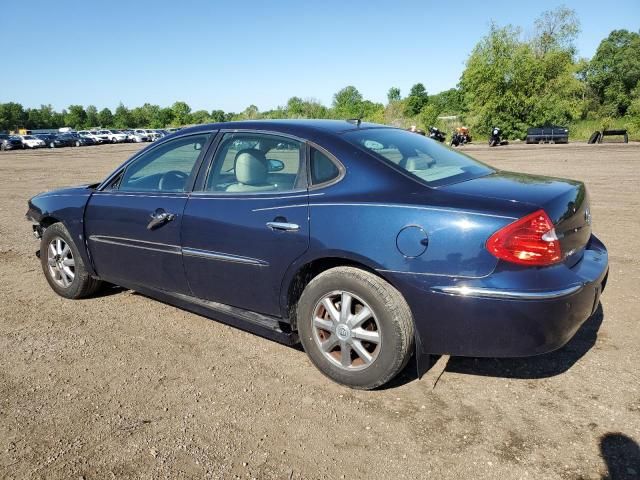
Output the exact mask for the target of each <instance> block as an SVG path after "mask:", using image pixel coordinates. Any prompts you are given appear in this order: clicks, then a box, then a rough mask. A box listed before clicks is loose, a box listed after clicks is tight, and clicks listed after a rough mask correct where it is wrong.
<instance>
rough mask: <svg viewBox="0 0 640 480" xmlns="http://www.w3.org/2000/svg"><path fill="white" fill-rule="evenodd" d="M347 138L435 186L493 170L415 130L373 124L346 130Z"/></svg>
mask: <svg viewBox="0 0 640 480" xmlns="http://www.w3.org/2000/svg"><path fill="white" fill-rule="evenodd" d="M344 138H345V139H346V140H348V141H349V142H351V143H353V144H355V145H358V146H359V147H361V148H363V149H365V150H367V151H369V152H370V153H372V154H373V155H374V156H375V157H377V158H379V159H381V160H383V161H384V162H385V163H387V164H389V165H391V166H393V167H394V168H397V169H400V170H401V171H403V172H404V173H406V174H409V175H410V176H411V177H413V178H415V179H416V180H419V181H420V182H422V183H424V184H427V185H429V186H433V187H437V186H440V185H448V184H451V183H456V182H461V181H464V180H470V179H472V178H477V177H481V176H484V175H488V174H490V173H492V172H493V170H492V169H491V168H489V167H487V166H486V165H484V164H482V163H480V162H478V161H477V160H474V159H473V158H471V157H469V156H467V155H464V154H462V153H459V152H456V151H454V150H452V149H450V148H448V147H445V146H443V145H441V144H440V143H439V142H436V141H435V140H431V139H429V138H426V137H424V136H422V135H417V134H415V133H413V132H407V131H404V130H399V129H395V128H371V129H362V130H355V131H351V132H348V133H345V134H344Z"/></svg>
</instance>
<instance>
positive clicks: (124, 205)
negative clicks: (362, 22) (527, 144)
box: [27, 120, 609, 389]
mask: <svg viewBox="0 0 640 480" xmlns="http://www.w3.org/2000/svg"><path fill="white" fill-rule="evenodd" d="M27 218H29V219H30V220H31V221H32V222H33V224H34V225H33V229H34V233H35V234H36V237H38V238H40V249H39V257H40V263H41V268H42V271H43V274H44V276H45V277H46V280H47V281H48V283H49V285H50V286H51V288H52V289H53V290H54V291H55V292H56V293H57V294H58V295H61V296H62V297H65V298H81V297H84V296H88V295H91V294H92V293H94V292H96V291H97V289H98V288H99V287H100V285H101V281H105V282H109V283H111V284H116V285H120V286H123V287H126V288H130V289H133V290H136V291H139V292H141V293H143V294H144V295H147V296H149V297H155V298H157V299H160V300H162V301H164V302H167V303H171V304H174V305H177V306H179V307H181V308H185V309H189V310H192V311H194V312H197V313H199V314H203V315H207V316H209V317H211V318H214V319H216V320H221V321H225V322H228V323H230V324H232V325H234V326H237V327H240V328H243V329H246V330H249V331H252V332H255V333H260V334H262V335H265V336H268V337H269V338H272V339H275V340H279V341H282V342H285V343H289V344H295V343H297V342H298V340H299V341H301V342H302V346H303V347H304V350H305V351H306V353H307V354H308V356H309V358H310V359H311V361H312V362H313V363H314V364H315V365H316V366H317V367H318V368H319V369H320V370H321V371H322V372H323V373H324V374H325V375H326V376H328V377H329V378H331V379H333V380H335V381H336V382H339V383H342V384H345V385H348V386H350V387H354V388H361V389H371V388H376V387H378V386H380V385H383V384H384V383H386V382H388V381H389V380H391V379H392V378H393V377H394V376H395V375H396V374H398V372H400V371H401V370H402V368H403V367H404V366H405V365H406V364H407V362H408V360H409V358H410V357H411V355H412V354H414V353H415V354H416V357H417V358H418V361H419V359H420V358H421V356H422V355H425V354H449V355H458V356H472V357H476V356H481V357H519V356H529V355H537V354H542V353H545V352H549V351H552V350H555V349H557V348H559V347H561V346H562V345H564V344H565V343H567V342H568V341H569V340H570V339H571V337H573V336H574V334H575V333H576V331H577V330H578V329H579V328H580V326H581V325H582V323H583V322H584V321H585V320H586V319H587V318H588V317H590V316H591V315H592V314H593V313H594V312H595V311H596V309H597V308H598V302H599V298H600V295H601V293H602V292H603V290H604V288H605V286H606V283H607V275H608V271H609V269H608V255H607V250H606V248H605V246H604V245H603V244H602V242H600V240H598V238H597V237H596V236H594V235H593V233H592V222H591V213H590V200H589V195H588V192H587V189H586V187H585V185H584V184H583V183H581V182H578V181H574V180H563V179H558V178H549V177H541V176H534V175H527V174H520V173H512V172H506V171H501V170H498V169H495V168H491V167H489V166H487V165H485V164H482V163H480V162H477V161H475V160H474V159H472V158H471V157H469V156H467V155H464V154H461V153H459V152H457V151H455V150H453V149H450V148H449V147H448V146H444V145H442V144H441V143H440V142H437V141H433V140H431V139H429V138H426V137H424V136H421V135H416V134H414V133H410V132H407V131H404V130H401V129H396V128H391V127H387V126H383V125H376V124H369V123H360V122H358V123H357V124H353V123H349V122H344V121H338V120H307V121H304V120H286V121H275V120H274V121H246V122H230V123H221V124H210V125H199V126H196V127H192V128H188V129H184V130H182V131H181V132H180V133H179V134H177V135H174V136H171V137H167V138H165V139H162V140H160V141H158V142H157V143H156V144H154V145H151V146H149V147H147V148H145V149H142V150H141V151H139V152H137V153H136V154H135V155H134V156H133V157H131V158H130V159H129V160H127V161H125V162H124V163H123V164H122V165H121V166H120V167H118V168H116V169H115V170H114V171H113V173H111V174H110V175H109V176H107V177H106V178H105V179H104V180H103V181H102V182H99V183H94V184H91V185H81V186H76V187H71V188H66V189H62V190H57V191H53V192H46V193H41V194H39V195H36V196H35V197H33V198H31V200H30V201H29V205H28V212H27ZM249 287H250V288H249ZM88 315H90V314H89V313H88ZM142 321H143V320H142ZM237 354H238V355H242V354H244V352H241V351H239V352H237ZM269 361H271V359H270V360H269ZM274 362H275V364H277V363H278V362H277V361H275V360H274ZM276 366H277V365H276ZM283 368H286V366H285V367H283Z"/></svg>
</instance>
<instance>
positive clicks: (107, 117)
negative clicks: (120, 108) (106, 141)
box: [98, 108, 114, 128]
mask: <svg viewBox="0 0 640 480" xmlns="http://www.w3.org/2000/svg"><path fill="white" fill-rule="evenodd" d="M98 122H99V123H100V126H101V127H103V128H106V127H112V126H113V124H114V117H113V113H111V110H109V109H108V108H103V109H102V110H100V112H98Z"/></svg>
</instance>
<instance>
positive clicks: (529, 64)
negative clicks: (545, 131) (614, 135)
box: [460, 25, 585, 137]
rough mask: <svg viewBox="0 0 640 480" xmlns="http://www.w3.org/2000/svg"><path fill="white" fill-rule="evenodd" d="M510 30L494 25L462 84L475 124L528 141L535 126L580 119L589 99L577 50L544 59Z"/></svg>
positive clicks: (553, 52)
mask: <svg viewBox="0 0 640 480" xmlns="http://www.w3.org/2000/svg"><path fill="white" fill-rule="evenodd" d="M519 36H520V31H519V30H518V29H516V28H513V27H511V26H507V27H503V28H499V27H497V26H496V25H492V26H491V27H490V31H489V34H488V35H487V36H485V37H484V38H483V39H482V40H481V41H480V42H479V43H478V45H476V47H475V48H474V49H473V51H472V53H471V56H470V57H469V59H468V60H467V64H466V68H465V70H464V72H463V73H462V78H461V80H460V86H461V89H462V92H463V95H464V101H465V105H466V108H467V109H468V113H467V115H466V116H467V119H468V121H469V122H470V124H471V125H472V126H473V127H475V128H477V129H479V131H480V133H487V132H488V131H489V130H490V128H491V127H492V125H498V126H500V127H501V128H502V129H503V132H504V133H505V135H506V136H507V137H514V136H515V137H523V136H524V135H525V133H526V129H527V128H528V127H530V126H535V125H541V124H544V123H560V124H562V123H568V122H570V121H571V120H573V119H575V118H579V116H580V112H581V110H582V107H581V105H582V102H583V99H584V96H585V91H584V85H583V84H582V83H581V82H580V81H579V79H578V76H577V71H576V65H575V64H574V62H573V52H572V51H571V50H570V49H567V50H563V49H561V48H554V49H553V50H549V51H548V52H547V53H546V54H544V55H543V56H542V57H541V56H540V55H539V52H537V51H536V48H535V40H534V41H533V42H524V41H522V40H520V38H519Z"/></svg>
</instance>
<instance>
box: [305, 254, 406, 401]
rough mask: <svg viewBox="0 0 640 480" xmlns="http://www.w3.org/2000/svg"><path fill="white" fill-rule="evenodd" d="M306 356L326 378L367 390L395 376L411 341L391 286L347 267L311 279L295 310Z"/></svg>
mask: <svg viewBox="0 0 640 480" xmlns="http://www.w3.org/2000/svg"><path fill="white" fill-rule="evenodd" d="M297 316H298V330H299V334H300V339H301V342H302V345H303V346H304V349H305V351H306V352H307V354H308V355H309V358H310V359H311V361H312V362H313V363H314V365H315V366H316V367H318V369H320V371H321V372H322V373H324V374H325V375H326V376H328V377H329V378H331V379H332V380H334V381H336V382H338V383H342V384H343V385H347V386H349V387H353V388H359V389H365V390H369V389H372V388H376V387H379V386H381V385H383V384H385V383H386V382H388V381H389V380H391V379H392V378H393V377H395V376H396V375H397V374H398V373H399V372H400V371H401V370H402V369H403V368H404V367H405V365H406V364H407V361H408V360H409V357H410V356H411V352H412V350H413V344H414V336H413V335H414V333H413V332H414V327H413V318H412V315H411V310H410V309H409V306H408V305H407V303H406V301H405V300H404V298H403V297H402V295H401V294H400V292H398V290H396V289H395V288H394V287H393V286H391V285H390V284H389V283H387V282H385V281H384V280H383V279H381V278H380V277H377V276H376V275H374V274H372V273H369V272H366V271H364V270H360V269H357V268H353V267H337V268H332V269H330V270H327V271H325V272H323V273H321V274H320V275H318V276H317V277H315V278H314V279H313V280H311V282H309V284H308V285H307V287H306V288H305V290H304V292H303V293H302V296H301V297H300V301H299V302H298V309H297Z"/></svg>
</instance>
